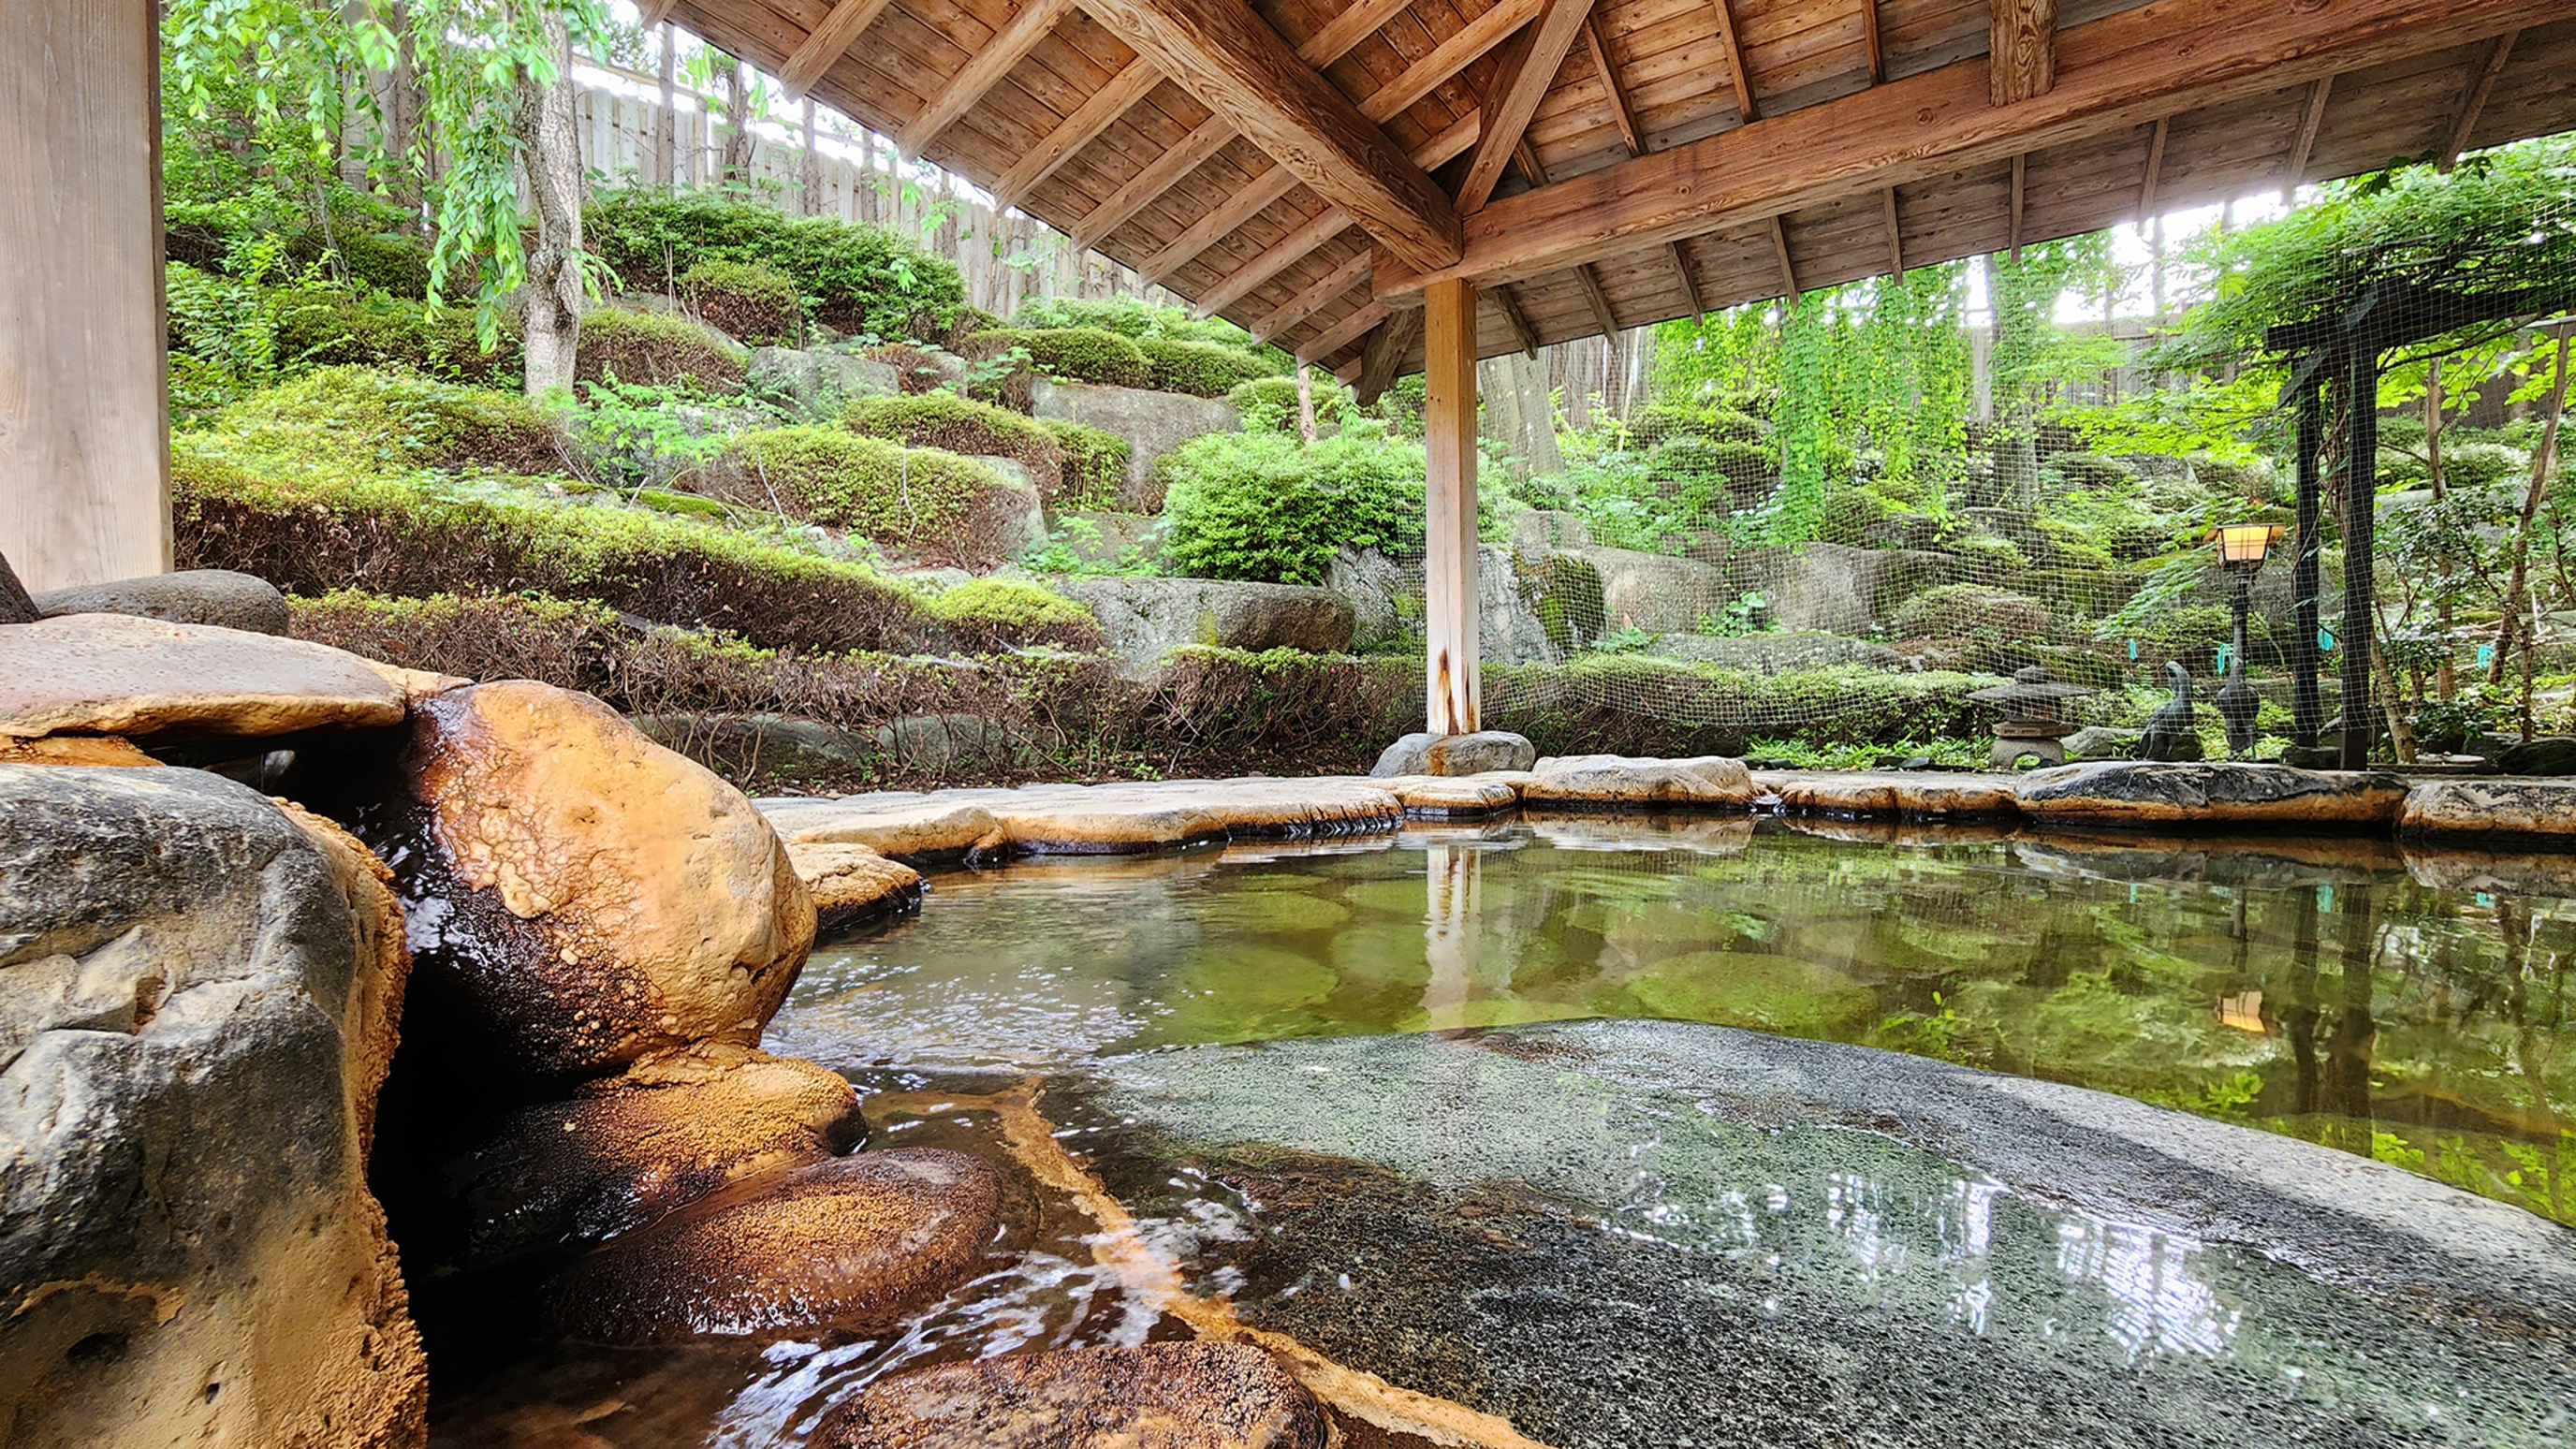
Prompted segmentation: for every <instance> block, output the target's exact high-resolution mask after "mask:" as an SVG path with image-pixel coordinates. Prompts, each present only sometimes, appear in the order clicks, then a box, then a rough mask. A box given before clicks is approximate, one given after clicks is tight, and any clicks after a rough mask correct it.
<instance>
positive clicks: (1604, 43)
mask: <svg viewBox="0 0 2576 1449" xmlns="http://www.w3.org/2000/svg"><path fill="white" fill-rule="evenodd" d="M1583 48H1584V49H1585V50H1587V51H1590V52H1591V54H1592V68H1593V70H1594V71H1596V72H1598V73H1599V74H1600V76H1601V90H1602V93H1603V94H1604V95H1606V96H1608V97H1609V100H1610V119H1611V121H1612V122H1613V123H1614V124H1616V125H1617V126H1618V127H1619V139H1620V140H1622V141H1624V142H1626V143H1627V145H1628V154H1629V155H1631V156H1643V155H1645V154H1646V134H1645V132H1643V131H1641V130H1639V129H1638V127H1637V106H1636V103H1635V102H1634V101H1631V100H1630V99H1629V98H1628V83H1627V82H1626V81H1624V80H1621V79H1620V78H1619V62H1618V61H1617V60H1616V59H1615V58H1614V57H1613V56H1612V55H1611V54H1610V39H1609V37H1608V36H1605V35H1603V34H1602V33H1601V11H1600V8H1599V7H1598V6H1595V7H1594V8H1593V9H1592V10H1591V11H1590V12H1589V13H1588V14H1586V15H1585V16H1584V17H1583Z"/></svg>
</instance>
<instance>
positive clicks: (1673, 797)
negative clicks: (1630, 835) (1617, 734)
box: [1521, 755, 1761, 810]
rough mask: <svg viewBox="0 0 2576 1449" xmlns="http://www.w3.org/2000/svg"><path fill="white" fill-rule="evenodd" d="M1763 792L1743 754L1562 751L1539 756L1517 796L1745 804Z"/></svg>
mask: <svg viewBox="0 0 2576 1449" xmlns="http://www.w3.org/2000/svg"><path fill="white" fill-rule="evenodd" d="M1759 798H1761V792H1760V791H1759V790H1757V789H1755V788H1754V785H1753V776H1752V774H1751V772H1750V771H1747V770H1746V769H1745V768H1744V762H1743V761H1741V760H1731V759H1728V758H1726V757H1725V756H1722V755H1704V756H1700V757H1697V758H1694V759H1687V760H1642V759H1630V758H1627V757H1626V756H1622V755H1566V756H1561V757H1558V758H1553V759H1545V760H1541V761H1539V762H1538V765H1537V766H1536V768H1535V769H1533V770H1532V771H1531V778H1530V781H1529V783H1528V784H1526V785H1523V786H1522V787H1521V799H1522V800H1523V801H1525V802H1527V803H1529V804H1531V805H1555V806H1566V805H1592V806H1604V807H1609V808H1612V809H1673V808H1681V809H1703V810H1725V809H1743V808H1745V807H1747V806H1749V805H1751V804H1752V803H1753V802H1754V801H1755V800H1757V799H1759Z"/></svg>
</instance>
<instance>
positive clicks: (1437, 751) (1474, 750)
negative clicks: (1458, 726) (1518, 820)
mask: <svg viewBox="0 0 2576 1449" xmlns="http://www.w3.org/2000/svg"><path fill="white" fill-rule="evenodd" d="M1537 762H1538V749H1537V747H1536V746H1534V745H1532V744H1531V743H1530V742H1529V740H1528V739H1526V738H1525V737H1523V736H1520V735H1516V734H1512V733H1511V732H1509V731H1507V730H1479V731H1476V732H1475V733H1472V734H1463V735H1438V734H1430V733H1427V732H1426V733H1416V734H1409V735H1406V736H1405V737H1404V738H1402V739H1400V740H1397V741H1396V742H1395V743H1394V744H1391V745H1389V746H1387V747H1386V750H1385V752H1384V753H1382V754H1380V755H1379V756H1378V757H1377V765H1376V767H1375V768H1373V769H1371V770H1370V771H1369V775H1370V777H1371V778H1374V779H1383V778H1387V777H1391V776H1396V775H1483V774H1489V773H1492V772H1494V771H1498V770H1526V769H1528V768H1529V767H1530V766H1532V765H1534V764H1536V763H1537Z"/></svg>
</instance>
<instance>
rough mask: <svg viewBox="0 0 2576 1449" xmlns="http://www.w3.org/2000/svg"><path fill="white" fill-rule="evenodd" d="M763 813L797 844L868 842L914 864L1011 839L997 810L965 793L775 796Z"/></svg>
mask: <svg viewBox="0 0 2576 1449" xmlns="http://www.w3.org/2000/svg"><path fill="white" fill-rule="evenodd" d="M758 803H759V806H760V810H761V813H762V814H763V815H765V816H767V817H768V818H769V820H770V822H771V823H772V824H773V825H775V826H776V827H777V828H778V833H779V834H780V835H781V836H782V837H784V838H785V839H786V840H787V842H788V843H789V845H791V846H810V845H864V846H866V847H867V848H869V849H870V850H873V851H875V852H877V853H878V854H879V855H883V856H886V857H888V858H890V859H895V860H902V861H905V862H909V863H913V864H924V865H926V864H933V863H940V864H945V863H948V862H953V861H956V860H960V859H963V858H964V857H966V856H967V855H969V854H971V853H974V852H977V851H980V850H999V849H1001V848H1002V847H1003V846H1004V845H1005V844H1006V843H1007V842H1006V839H1005V837H1004V836H1003V835H1002V827H1001V822H999V821H997V820H995V819H994V818H993V812H992V811H990V810H987V809H985V808H984V807H983V806H982V805H980V804H977V803H975V802H974V801H973V800H969V799H964V798H960V795H959V792H955V791H940V792H938V793H936V794H924V793H922V792H920V791H917V790H882V791H877V792H875V793H872V794H866V795H844V796H841V797H840V798H838V799H828V798H824V797H820V796H788V795H782V796H770V797H765V798H763V799H762V800H760V801H759V802H758Z"/></svg>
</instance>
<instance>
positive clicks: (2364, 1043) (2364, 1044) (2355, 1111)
mask: <svg viewBox="0 0 2576 1449" xmlns="http://www.w3.org/2000/svg"><path fill="white" fill-rule="evenodd" d="M2336 914H2337V915H2338V916H2339V917H2341V919H2342V927H2343V1013H2342V1015H2340V1016H2338V1017H2336V1018H2335V1029H2334V1040H2333V1041H2332V1042H2330V1043H2329V1044H2328V1045H2327V1048H2326V1060H2327V1064H2328V1066H2329V1068H2330V1069H2331V1080H2330V1083H2329V1085H2330V1088H2331V1090H2332V1091H2333V1092H2334V1099H2335V1100H2334V1106H2335V1110H2336V1111H2339V1112H2341V1113H2342V1114H2343V1115H2344V1116H2345V1117H2347V1118H2349V1119H2351V1126H2352V1128H2353V1130H2356V1131H2358V1132H2359V1133H2361V1140H2360V1143H2359V1146H2360V1147H2361V1149H2363V1150H2367V1148H2368V1145H2369V1137H2370V1044H2371V1040H2372V1039H2373V1038H2374V1037H2376V1036H2377V1035H2378V1028H2377V1027H2375V1026H2373V1025H2372V1024H2371V1020H2370V966H2371V960H2372V958H2373V957H2374V956H2376V955H2377V954H2378V952H2377V950H2376V949H2375V948H2376V945H2377V942H2376V940H2375V938H2374V934H2373V927H2372V921H2371V893H2370V888H2369V887H2368V886H2361V885H2355V886H2351V887H2348V888H2346V890H2345V891H2344V893H2343V905H2342V909H2341V910H2339V911H2337V912H2336Z"/></svg>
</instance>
